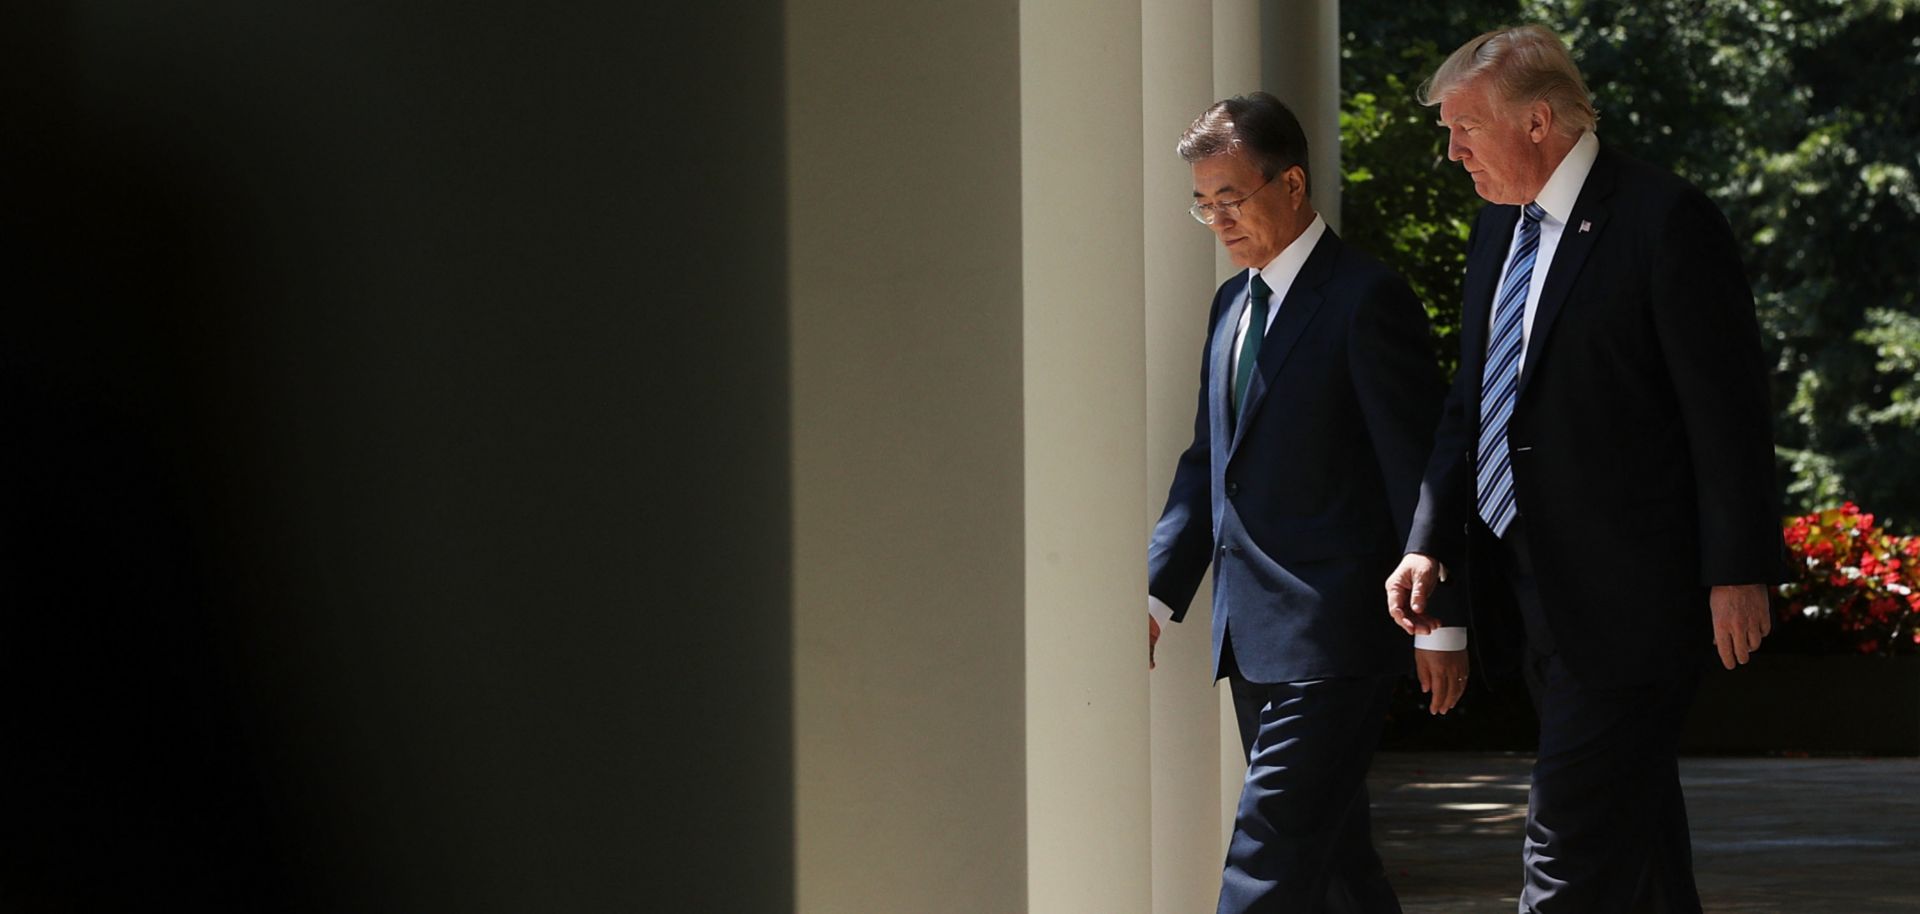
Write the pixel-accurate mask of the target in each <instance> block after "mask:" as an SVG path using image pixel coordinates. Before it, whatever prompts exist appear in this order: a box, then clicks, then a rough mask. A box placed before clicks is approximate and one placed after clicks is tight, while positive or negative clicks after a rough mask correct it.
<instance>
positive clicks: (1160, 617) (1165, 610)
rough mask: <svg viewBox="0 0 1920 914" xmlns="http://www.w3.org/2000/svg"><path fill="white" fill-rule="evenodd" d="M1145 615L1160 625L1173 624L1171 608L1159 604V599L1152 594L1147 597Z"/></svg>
mask: <svg viewBox="0 0 1920 914" xmlns="http://www.w3.org/2000/svg"><path fill="white" fill-rule="evenodd" d="M1147 615H1149V616H1152V617H1153V619H1154V621H1155V622H1158V623H1160V624H1161V625H1168V624H1171V623H1172V622H1173V608H1172V607H1169V606H1168V605H1167V604H1165V603H1162V602H1160V598H1159V597H1156V596H1154V595H1152V594H1148V595H1147Z"/></svg>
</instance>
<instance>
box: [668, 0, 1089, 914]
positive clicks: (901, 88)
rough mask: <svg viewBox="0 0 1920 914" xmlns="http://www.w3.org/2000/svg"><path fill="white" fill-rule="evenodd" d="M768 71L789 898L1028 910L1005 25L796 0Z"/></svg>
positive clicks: (918, 909)
mask: <svg viewBox="0 0 1920 914" xmlns="http://www.w3.org/2000/svg"><path fill="white" fill-rule="evenodd" d="M787 61H788V63H787V69H788V78H789V92H788V104H787V123H788V132H789V135H790V142H791V149H790V156H789V182H790V185H791V192H790V198H791V207H792V217H791V219H792V221H791V225H792V230H791V232H790V237H791V240H790V244H789V249H788V251H787V257H788V261H789V263H790V270H791V281H792V295H793V323H792V331H793V468H794V479H793V485H794V490H795V502H794V536H795V548H794V600H795V619H794V639H795V658H794V659H795V730H796V733H795V759H794V761H795V766H796V774H797V781H796V793H797V801H798V805H797V814H796V828H797V848H796V865H797V880H798V887H797V894H798V910H799V911H800V912H802V914H853V912H886V914H981V912H1017V911H1024V910H1027V898H1026V896H1027V886H1026V883H1027V851H1026V848H1027V830H1028V825H1027V803H1028V796H1027V794H1028V791H1027V773H1026V772H1027V753H1026V731H1027V723H1026V719H1025V715H1026V697H1025V696H1026V674H1025V672H1024V665H1025V663H1026V662H1027V649H1026V643H1025V638H1026V628H1025V616H1026V605H1027V598H1026V589H1027V576H1026V570H1025V563H1026V559H1025V555H1024V553H1025V547H1024V539H1025V530H1026V520H1025V515H1024V511H1023V492H1022V489H1023V482H1022V480H1023V474H1024V472H1025V470H1024V469H1023V467H1024V464H1025V460H1026V453H1025V446H1024V444H1023V436H1024V435H1025V433H1026V426H1025V422H1024V421H1023V411H1024V409H1025V407H1024V405H1023V400H1022V393H1021V390H1022V380H1021V375H1022V370H1023V368H1022V359H1021V348H1022V343H1021V334H1022V331H1023V325H1022V313H1021V301H1022V282H1023V280H1022V274H1021V262H1022V250H1021V240H1020V237H1021V235H1020V233H1021V203H1020V181H1021V158H1020V155H1021V149H1020V83H1019V79H1020V77H1019V73H1020V70H1021V61H1020V41H1019V22H1018V17H1017V15H1016V11H1015V9H1014V7H1012V6H1011V5H993V4H900V3H891V2H883V0H796V2H792V3H789V4H788V12H787ZM742 116H751V115H750V114H745V113H743V115H742ZM716 306H718V303H716ZM1115 488H1116V489H1123V488H1124V487H1120V486H1115ZM689 621H690V622H691V623H693V624H697V622H698V620H689ZM716 660H717V662H718V660H719V659H718V658H716ZM717 669H719V670H720V671H721V673H722V674H723V675H724V669H725V667H724V663H723V662H720V665H719V666H718V667H717ZM1113 700H1122V698H1121V697H1120V696H1113ZM716 726H724V721H716ZM1124 799H1125V798H1122V800H1123V801H1124ZM740 827H742V828H751V827H753V826H752V823H751V822H742V823H740ZM747 878H751V877H750V876H749V877H747ZM1088 910H1091V909H1088Z"/></svg>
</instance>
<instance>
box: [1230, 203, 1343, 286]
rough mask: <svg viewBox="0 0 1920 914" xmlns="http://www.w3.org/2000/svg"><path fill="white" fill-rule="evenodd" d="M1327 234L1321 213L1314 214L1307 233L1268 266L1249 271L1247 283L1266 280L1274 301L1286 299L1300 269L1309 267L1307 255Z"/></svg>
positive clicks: (1283, 250) (1304, 232) (1284, 249)
mask: <svg viewBox="0 0 1920 914" xmlns="http://www.w3.org/2000/svg"><path fill="white" fill-rule="evenodd" d="M1326 233H1327V222H1326V220H1325V219H1322V218H1320V214H1319V213H1314V214H1313V221H1312V222H1309V223H1307V228H1306V231H1303V232H1301V233H1300V237H1298V238H1295V239H1293V242H1292V243H1291V244H1288V245H1287V246H1286V247H1285V248H1282V249H1281V250H1280V253H1278V254H1275V255H1274V257H1273V260H1271V261H1269V262H1268V263H1267V265H1266V266H1264V267H1261V268H1260V269H1257V270H1255V269H1251V268H1249V269H1248V270H1247V282H1248V283H1249V284H1251V283H1252V282H1253V277H1255V276H1258V277H1260V278H1261V279H1264V280H1266V281H1267V288H1269V289H1272V290H1273V294H1274V296H1275V299H1274V300H1275V302H1276V303H1277V302H1278V301H1279V300H1280V299H1282V298H1285V297H1286V295H1287V290H1288V289H1290V288H1292V287H1293V280H1294V278H1295V277H1297V276H1299V275H1300V268H1301V267H1304V266H1306V265H1307V255H1309V254H1312V253H1313V248H1314V246H1315V245H1317V244H1319V243H1320V236H1321V235H1324V234H1326Z"/></svg>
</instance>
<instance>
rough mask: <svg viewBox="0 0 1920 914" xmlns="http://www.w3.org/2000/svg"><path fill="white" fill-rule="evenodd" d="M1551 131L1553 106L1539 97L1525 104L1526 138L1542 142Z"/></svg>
mask: <svg viewBox="0 0 1920 914" xmlns="http://www.w3.org/2000/svg"><path fill="white" fill-rule="evenodd" d="M1552 133H1553V106H1552V105H1549V104H1547V102H1546V99H1539V100H1537V101H1535V102H1534V103H1533V104H1532V105H1529V106H1527V139H1530V140H1532V141H1534V142H1536V143H1544V142H1546V140H1547V137H1548V136H1550V135H1552Z"/></svg>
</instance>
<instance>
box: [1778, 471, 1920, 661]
mask: <svg viewBox="0 0 1920 914" xmlns="http://www.w3.org/2000/svg"><path fill="white" fill-rule="evenodd" d="M1785 535H1786V540H1787V550H1788V551H1789V552H1790V553H1791V554H1792V556H1793V563H1794V569H1793V571H1794V575H1795V577H1794V579H1793V580H1791V581H1789V582H1787V583H1786V584H1782V585H1781V586H1780V595H1781V596H1782V597H1784V598H1785V602H1784V604H1783V605H1782V607H1781V610H1780V626H1779V628H1780V631H1779V634H1781V635H1784V636H1786V640H1788V641H1792V642H1798V643H1799V645H1800V646H1802V647H1806V648H1815V649H1817V648H1818V647H1821V646H1829V647H1830V646H1833V645H1839V646H1842V647H1844V648H1845V649H1847V650H1852V651H1858V652H1860V653H1862V654H1885V653H1896V652H1897V653H1913V652H1915V651H1916V650H1920V647H1917V646H1920V536H1894V535H1892V534H1889V533H1888V532H1887V531H1885V530H1884V529H1881V528H1879V527H1876V526H1874V524H1873V515H1871V514H1866V513H1863V512H1862V511H1861V510H1860V508H1859V507H1858V506H1856V505H1854V504H1853V503H1852V502H1848V503H1846V504H1844V505H1841V506H1840V507H1838V508H1828V509H1827V510H1825V511H1816V512H1814V513H1812V514H1808V515H1805V516H1802V517H1793V518H1788V519H1787V522H1786V529H1785Z"/></svg>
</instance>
